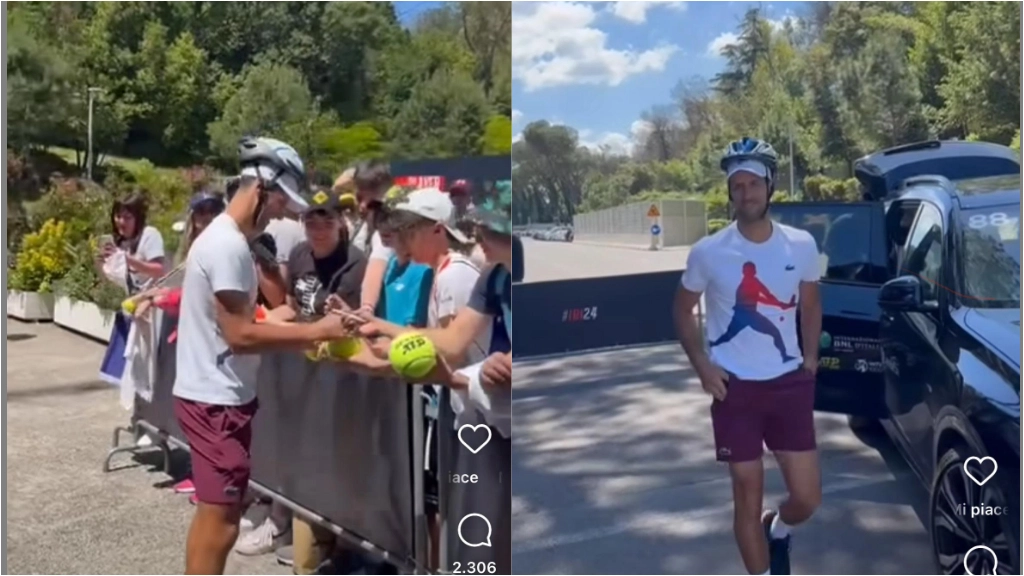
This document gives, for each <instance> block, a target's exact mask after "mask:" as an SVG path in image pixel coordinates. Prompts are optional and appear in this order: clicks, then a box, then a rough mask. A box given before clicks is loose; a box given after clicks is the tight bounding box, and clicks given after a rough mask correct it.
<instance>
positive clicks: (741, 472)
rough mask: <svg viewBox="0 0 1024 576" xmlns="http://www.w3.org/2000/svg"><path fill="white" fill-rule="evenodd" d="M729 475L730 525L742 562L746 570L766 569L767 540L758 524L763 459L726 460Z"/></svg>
mask: <svg viewBox="0 0 1024 576" xmlns="http://www.w3.org/2000/svg"><path fill="white" fill-rule="evenodd" d="M729 474H730V475H731V476H732V499H733V519H732V529H733V533H734V534H735V535H736V544H737V545H738V546H739V548H740V557H742V558H743V566H744V567H746V569H747V572H749V573H750V574H767V573H768V542H767V541H766V540H765V538H764V531H763V529H762V528H761V504H762V500H763V498H764V463H763V462H762V461H761V459H760V458H759V459H757V460H751V461H748V462H736V463H732V464H729Z"/></svg>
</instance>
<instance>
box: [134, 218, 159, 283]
mask: <svg viewBox="0 0 1024 576" xmlns="http://www.w3.org/2000/svg"><path fill="white" fill-rule="evenodd" d="M132 256H134V257H135V258H138V259H139V260H142V261H143V262H152V261H153V260H157V259H160V258H163V257H164V237H163V236H162V235H161V234H160V231H159V230H157V229H156V228H154V227H152V226H146V227H145V228H143V229H142V234H140V235H139V245H138V246H137V247H136V248H135V252H134V253H132ZM128 275H129V276H131V279H132V284H133V287H132V289H130V290H129V292H131V293H133V294H134V293H138V292H141V291H143V290H145V289H147V288H149V285H150V284H152V283H153V280H155V279H156V278H155V277H153V276H146V275H144V274H138V273H136V272H128Z"/></svg>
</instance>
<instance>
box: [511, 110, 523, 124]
mask: <svg viewBox="0 0 1024 576" xmlns="http://www.w3.org/2000/svg"><path fill="white" fill-rule="evenodd" d="M522 117H523V113H522V112H520V111H519V110H513V111H512V123H513V124H515V123H516V122H518V121H519V119H520V118H522Z"/></svg>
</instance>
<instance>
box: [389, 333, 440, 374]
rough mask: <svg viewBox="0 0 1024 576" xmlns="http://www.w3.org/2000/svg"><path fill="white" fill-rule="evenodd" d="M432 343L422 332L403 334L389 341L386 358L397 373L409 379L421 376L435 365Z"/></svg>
mask: <svg viewBox="0 0 1024 576" xmlns="http://www.w3.org/2000/svg"><path fill="white" fill-rule="evenodd" d="M436 356H437V350H436V349H435V348H434V343H433V342H431V341H430V339H429V338H427V337H426V336H424V335H423V334H419V333H417V332H412V333H409V334H403V335H401V336H399V337H398V338H395V340H394V341H393V342H391V350H390V352H389V353H388V359H389V360H391V367H392V368H394V369H395V372H398V374H399V375H401V376H403V377H405V378H409V379H411V380H418V379H420V378H423V377H424V376H426V375H427V374H429V373H430V371H431V370H433V369H434V366H436V365H437V359H436Z"/></svg>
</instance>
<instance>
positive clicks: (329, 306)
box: [324, 294, 352, 312]
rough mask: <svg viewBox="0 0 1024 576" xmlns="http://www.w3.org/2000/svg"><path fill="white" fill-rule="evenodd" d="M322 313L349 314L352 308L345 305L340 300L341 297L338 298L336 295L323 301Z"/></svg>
mask: <svg viewBox="0 0 1024 576" xmlns="http://www.w3.org/2000/svg"><path fill="white" fill-rule="evenodd" d="M324 311H325V312H336V311H340V312H351V311H352V308H351V307H350V306H349V305H348V304H345V301H344V300H342V299H341V296H338V295H337V294H331V295H329V296H328V297H327V299H326V300H325V301H324Z"/></svg>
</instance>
